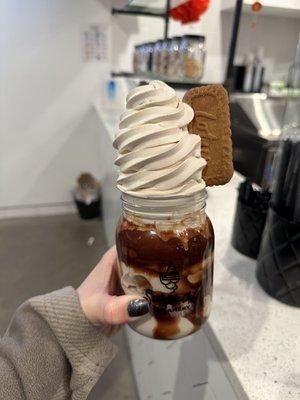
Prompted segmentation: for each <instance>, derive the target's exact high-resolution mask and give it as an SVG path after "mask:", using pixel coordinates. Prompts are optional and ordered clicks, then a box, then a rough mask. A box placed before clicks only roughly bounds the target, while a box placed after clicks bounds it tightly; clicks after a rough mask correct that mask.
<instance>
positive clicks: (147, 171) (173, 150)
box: [114, 81, 206, 198]
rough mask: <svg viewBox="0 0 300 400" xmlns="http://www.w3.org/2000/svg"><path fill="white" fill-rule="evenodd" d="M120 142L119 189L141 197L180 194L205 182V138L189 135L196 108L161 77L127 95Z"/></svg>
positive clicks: (121, 121) (119, 133)
mask: <svg viewBox="0 0 300 400" xmlns="http://www.w3.org/2000/svg"><path fill="white" fill-rule="evenodd" d="M126 100H127V104H126V111H125V112H124V113H123V114H122V115H121V117H120V131H119V132H118V135H117V137H116V139H115V141H114V147H115V148H116V149H117V150H118V153H119V156H118V158H117V160H116V165H117V166H118V167H119V168H120V175H119V178H118V188H119V189H120V190H121V191H122V192H124V193H127V194H131V195H133V196H136V197H144V198H157V197H180V196H187V195H190V194H193V193H196V192H199V191H200V190H202V189H203V188H204V187H205V183H204V181H203V179H202V170H203V168H204V167H205V165H206V161H205V160H204V159H203V158H201V147H200V141H201V139H200V137H199V136H197V135H193V134H189V133H188V130H187V125H188V123H189V122H191V121H192V119H193V117H194V112H193V110H192V108H191V107H190V106H189V105H187V104H185V103H183V102H182V101H181V100H180V99H178V97H177V96H176V93H175V91H174V90H173V89H172V88H170V87H169V86H168V85H166V84H165V83H163V82H160V81H153V82H152V83H150V84H149V85H144V86H139V87H137V88H135V89H133V90H131V91H130V93H129V94H128V96H127V99H126Z"/></svg>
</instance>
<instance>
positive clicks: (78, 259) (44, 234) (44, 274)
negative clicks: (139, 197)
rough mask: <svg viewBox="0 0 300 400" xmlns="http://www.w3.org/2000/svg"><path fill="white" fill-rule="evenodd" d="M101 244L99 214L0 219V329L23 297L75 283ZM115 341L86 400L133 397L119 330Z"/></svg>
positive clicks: (96, 256) (99, 252)
mask: <svg viewBox="0 0 300 400" xmlns="http://www.w3.org/2000/svg"><path fill="white" fill-rule="evenodd" d="M90 238H94V240H93V239H90ZM89 239H90V240H89ZM91 243H92V244H91ZM105 250H106V243H105V239H104V237H103V234H102V224H101V221H99V220H91V221H82V220H80V219H79V218H78V217H77V216H76V215H59V216H49V217H36V218H23V219H21V218H17V219H7V220H5V219H2V220H0V334H3V332H4V331H5V329H6V326H7V324H8V322H9V320H10V318H11V316H12V314H13V312H14V310H15V309H16V308H17V307H18V305H20V304H21V303H22V302H23V301H24V300H26V299H28V298H29V297H32V296H35V295H37V294H42V293H46V292H49V291H51V290H54V289H58V288H61V287H64V286H67V285H72V286H74V287H76V286H78V285H79V283H80V282H81V281H82V280H83V279H84V277H85V276H86V275H87V274H88V272H89V270H90V269H91V268H92V267H93V266H94V265H95V263H96V262H97V260H98V259H99V258H100V257H101V255H102V254H103V253H104V251H105ZM114 341H115V342H116V343H117V344H118V345H119V354H118V356H117V358H116V359H115V360H114V361H113V362H112V363H111V365H110V366H109V367H108V368H107V370H106V371H105V373H104V375H103V376H102V377H101V379H100V380H99V382H98V384H97V385H96V386H95V388H94V390H93V391H92V393H91V395H90V397H89V399H90V400H123V399H130V400H136V399H137V396H136V391H135V384H134V381H133V376H132V372H131V366H130V363H129V361H128V360H129V359H128V353H127V347H126V341H125V337H124V334H123V332H122V331H121V332H120V333H118V334H117V335H116V336H115V337H114Z"/></svg>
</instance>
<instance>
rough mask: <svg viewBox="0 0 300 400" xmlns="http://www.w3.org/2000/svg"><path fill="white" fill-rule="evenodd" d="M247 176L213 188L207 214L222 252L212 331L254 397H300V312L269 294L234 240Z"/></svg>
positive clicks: (288, 399) (289, 399)
mask: <svg viewBox="0 0 300 400" xmlns="http://www.w3.org/2000/svg"><path fill="white" fill-rule="evenodd" d="M241 180H242V177H241V175H239V174H237V173H235V174H234V176H233V178H232V180H231V181H230V183H229V184H227V185H226V186H223V187H214V188H209V189H208V195H209V197H208V200H207V213H208V215H209V216H210V218H211V220H212V222H213V226H214V229H215V236H216V250H215V272H214V295H213V308H212V313H211V316H210V318H209V326H208V327H207V328H208V329H207V331H209V327H210V328H211V330H212V334H213V335H212V336H215V338H216V339H217V342H218V343H219V345H220V348H219V349H218V346H215V344H216V343H214V342H215V341H214V340H213V339H212V340H210V341H211V344H212V346H213V347H214V349H215V351H216V352H217V353H219V354H218V355H219V357H220V358H221V359H222V357H224V355H225V358H226V359H225V360H224V366H225V368H226V364H228V361H226V360H227V359H228V360H229V364H230V368H232V370H233V371H234V373H235V374H236V376H237V378H238V380H239V382H240V384H241V385H242V387H243V390H244V391H245V393H246V394H247V397H248V398H249V399H251V400H264V399H269V400H271V399H272V400H273V399H274V400H275V399H276V400H277V399H278V400H292V399H299V398H300V386H299V381H300V375H299V374H300V357H299V356H300V354H299V350H300V343H299V332H300V310H299V309H297V308H295V307H292V306H288V305H285V304H283V303H280V302H279V301H277V300H275V299H273V298H271V297H270V296H268V295H267V294H266V293H265V292H264V291H263V290H262V289H261V287H260V286H259V284H258V282H257V281H256V278H255V268H256V262H255V260H252V259H251V258H249V257H246V256H243V255H242V254H240V253H239V252H237V251H236V250H235V249H234V248H233V247H232V246H231V244H230V240H231V230H232V224H233V218H234V211H235V203H236V198H237V195H236V189H237V187H238V184H239V182H240V181H241ZM208 338H209V337H208ZM222 353H223V354H222ZM229 373H230V372H229ZM297 375H298V379H297ZM297 384H298V386H297Z"/></svg>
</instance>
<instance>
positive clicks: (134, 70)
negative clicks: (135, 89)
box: [133, 45, 139, 73]
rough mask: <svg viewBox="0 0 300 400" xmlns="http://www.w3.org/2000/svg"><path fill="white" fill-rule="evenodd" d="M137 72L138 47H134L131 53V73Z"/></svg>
mask: <svg viewBox="0 0 300 400" xmlns="http://www.w3.org/2000/svg"><path fill="white" fill-rule="evenodd" d="M138 71H139V45H136V46H134V51H133V72H135V73H137V72H138Z"/></svg>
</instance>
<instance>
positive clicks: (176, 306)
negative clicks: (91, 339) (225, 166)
mask: <svg viewBox="0 0 300 400" xmlns="http://www.w3.org/2000/svg"><path fill="white" fill-rule="evenodd" d="M205 200H206V190H205V189H202V190H201V191H199V192H197V193H195V194H192V195H186V196H182V197H177V198H172V197H170V198H163V199H159V198H157V199H155V198H139V197H135V196H132V195H129V194H125V193H122V204H123V215H122V217H121V218H120V221H119V224H118V226H117V231H116V244H117V251H118V259H119V274H120V279H121V285H122V287H123V290H124V292H125V293H127V294H137V295H140V296H143V297H145V298H146V299H148V301H149V303H150V313H149V314H147V315H146V316H144V317H142V318H141V319H138V320H136V321H134V322H132V323H131V324H130V325H131V327H132V328H133V329H134V330H136V331H137V332H139V333H141V334H143V335H145V336H148V337H151V338H155V339H177V338H181V337H184V336H187V335H189V334H191V333H193V332H195V331H197V330H199V329H200V328H201V326H202V324H203V323H204V322H205V321H206V319H207V318H208V316H209V312H210V308H211V300H212V284H213V258H214V253H213V252H214V232H213V227H212V224H211V222H210V219H209V217H208V216H207V215H206V213H205Z"/></svg>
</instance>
